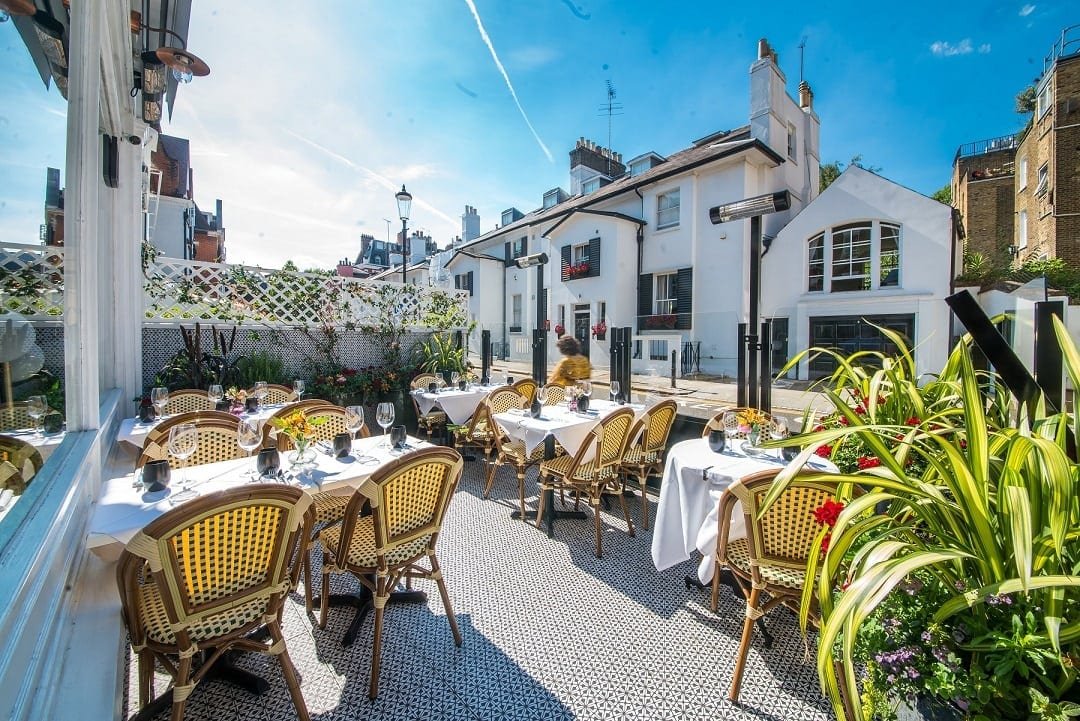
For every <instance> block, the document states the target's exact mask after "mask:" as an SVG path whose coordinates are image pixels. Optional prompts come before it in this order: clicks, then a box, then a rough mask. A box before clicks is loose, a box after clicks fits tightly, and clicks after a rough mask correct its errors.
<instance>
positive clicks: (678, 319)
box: [637, 313, 693, 331]
mask: <svg viewBox="0 0 1080 721" xmlns="http://www.w3.org/2000/svg"><path fill="white" fill-rule="evenodd" d="M692 318H693V314H692V313H659V314H653V315H639V316H638V317H637V327H638V330H639V331H643V330H690V328H691V327H692Z"/></svg>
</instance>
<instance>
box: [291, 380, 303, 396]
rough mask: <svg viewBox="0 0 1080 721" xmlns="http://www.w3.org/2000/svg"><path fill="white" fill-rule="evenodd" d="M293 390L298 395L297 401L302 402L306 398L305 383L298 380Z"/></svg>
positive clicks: (293, 383)
mask: <svg viewBox="0 0 1080 721" xmlns="http://www.w3.org/2000/svg"><path fill="white" fill-rule="evenodd" d="M292 389H293V393H295V394H296V400H300V399H301V398H302V397H303V396H304V381H302V380H300V379H299V378H297V379H296V380H294V381H293V382H292Z"/></svg>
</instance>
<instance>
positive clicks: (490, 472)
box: [484, 458, 499, 498]
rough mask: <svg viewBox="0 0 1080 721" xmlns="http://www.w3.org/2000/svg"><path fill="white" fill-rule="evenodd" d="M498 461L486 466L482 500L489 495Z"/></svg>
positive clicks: (497, 468)
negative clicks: (485, 480) (485, 481)
mask: <svg viewBox="0 0 1080 721" xmlns="http://www.w3.org/2000/svg"><path fill="white" fill-rule="evenodd" d="M498 460H499V459H497V458H496V459H495V460H494V461H492V462H491V465H489V466H488V472H487V485H485V486H484V498H487V497H488V496H490V495H491V487H492V486H493V485H495V472H496V471H498V470H499V463H498Z"/></svg>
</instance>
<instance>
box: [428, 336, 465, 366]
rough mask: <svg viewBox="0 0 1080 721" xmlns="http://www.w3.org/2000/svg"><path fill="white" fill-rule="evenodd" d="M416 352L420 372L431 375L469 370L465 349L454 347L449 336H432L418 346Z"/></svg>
mask: <svg viewBox="0 0 1080 721" xmlns="http://www.w3.org/2000/svg"><path fill="white" fill-rule="evenodd" d="M416 352H417V358H418V361H419V362H418V366H419V368H420V370H423V371H427V372H429V373H439V372H442V371H458V372H464V371H466V370H468V365H467V364H466V362H465V349H464V348H458V347H457V346H456V345H454V340H453V338H451V337H450V336H448V335H446V336H444V335H440V334H439V333H434V334H432V336H431V337H430V338H428V339H427V341H425V342H423V343H420V344H419V345H417V347H416Z"/></svg>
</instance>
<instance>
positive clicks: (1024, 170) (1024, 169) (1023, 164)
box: [1019, 155, 1028, 190]
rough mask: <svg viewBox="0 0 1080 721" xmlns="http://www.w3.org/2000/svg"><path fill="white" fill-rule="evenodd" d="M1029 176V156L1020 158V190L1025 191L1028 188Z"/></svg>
mask: <svg viewBox="0 0 1080 721" xmlns="http://www.w3.org/2000/svg"><path fill="white" fill-rule="evenodd" d="M1027 176H1028V159H1027V156H1026V155H1025V156H1024V157H1022V158H1020V188H1019V189H1020V190H1023V189H1024V188H1026V187H1027V184H1028V178H1027Z"/></svg>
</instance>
